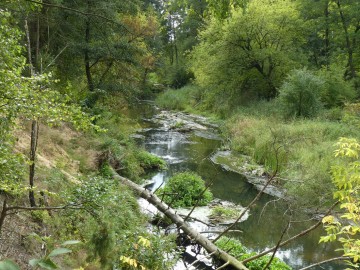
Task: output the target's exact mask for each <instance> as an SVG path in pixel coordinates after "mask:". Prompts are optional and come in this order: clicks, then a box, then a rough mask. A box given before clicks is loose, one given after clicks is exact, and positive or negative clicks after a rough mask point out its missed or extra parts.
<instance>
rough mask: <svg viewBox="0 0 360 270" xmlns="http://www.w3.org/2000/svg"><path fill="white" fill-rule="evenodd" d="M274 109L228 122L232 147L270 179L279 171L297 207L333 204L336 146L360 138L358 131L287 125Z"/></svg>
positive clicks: (335, 125) (337, 124) (331, 124)
mask: <svg viewBox="0 0 360 270" xmlns="http://www.w3.org/2000/svg"><path fill="white" fill-rule="evenodd" d="M271 104H272V105H274V103H269V104H267V105H265V106H263V108H260V107H259V104H257V105H255V106H252V107H251V106H250V107H248V108H246V109H242V110H239V111H238V112H237V113H236V114H235V115H233V116H232V117H231V118H230V119H229V120H228V121H227V125H226V134H227V136H228V138H229V141H230V147H231V148H232V149H233V150H235V151H238V152H241V153H244V154H247V155H249V156H251V157H253V159H254V160H255V161H256V162H257V163H259V164H263V165H264V166H265V168H266V170H267V172H269V173H272V172H274V171H275V170H278V172H277V173H278V179H279V182H280V183H281V184H282V185H284V186H285V187H286V188H287V189H288V192H289V195H290V196H293V197H294V198H297V202H299V203H301V204H305V203H307V204H309V205H312V206H314V205H320V204H322V203H325V202H327V201H328V200H329V199H330V198H331V196H332V195H331V194H332V183H331V175H330V167H331V165H333V163H334V161H333V151H334V144H335V143H336V142H337V140H338V139H339V137H357V136H358V129H357V128H354V126H353V125H349V124H347V123H345V122H341V121H330V120H328V119H324V118H318V119H313V120H308V119H293V120H291V121H284V120H283V119H282V118H281V117H280V116H279V115H280V114H277V113H276V108H274V107H273V109H271V108H270V107H271V106H270V107H269V105H271ZM262 110H263V111H262ZM324 115H326V114H324Z"/></svg>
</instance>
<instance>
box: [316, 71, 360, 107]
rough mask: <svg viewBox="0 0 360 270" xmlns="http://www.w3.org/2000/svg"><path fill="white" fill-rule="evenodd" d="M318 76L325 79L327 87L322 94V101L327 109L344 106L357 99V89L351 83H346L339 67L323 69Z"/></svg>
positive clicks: (325, 86)
mask: <svg viewBox="0 0 360 270" xmlns="http://www.w3.org/2000/svg"><path fill="white" fill-rule="evenodd" d="M318 74H319V75H320V76H321V77H322V78H323V80H324V82H325V85H324V88H323V91H322V92H321V101H322V102H323V104H324V106H325V107H326V108H333V107H336V106H343V105H344V104H345V103H346V102H347V101H351V100H353V99H354V98H355V97H356V91H355V88H354V87H353V86H352V85H351V83H350V82H349V81H345V80H344V77H343V75H342V74H344V71H343V70H342V69H340V68H338V67H335V66H333V67H331V68H330V69H328V68H323V69H321V70H320V71H319V72H318Z"/></svg>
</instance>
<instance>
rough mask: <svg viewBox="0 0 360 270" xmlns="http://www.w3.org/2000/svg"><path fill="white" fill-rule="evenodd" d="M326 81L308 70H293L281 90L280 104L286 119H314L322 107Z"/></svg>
mask: <svg viewBox="0 0 360 270" xmlns="http://www.w3.org/2000/svg"><path fill="white" fill-rule="evenodd" d="M324 83H325V82H324V80H323V79H321V78H320V77H319V76H317V75H315V74H313V73H312V72H311V71H308V70H306V69H300V70H293V71H292V72H291V73H290V75H289V76H288V78H287V80H286V81H285V82H284V83H283V85H282V86H281V87H280V89H279V97H278V102H279V104H280V107H281V109H282V111H283V115H284V116H285V117H292V116H296V117H314V116H316V115H317V113H318V112H319V110H320V109H321V107H322V103H321V100H320V97H321V93H322V92H323V89H324Z"/></svg>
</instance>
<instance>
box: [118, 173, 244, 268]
mask: <svg viewBox="0 0 360 270" xmlns="http://www.w3.org/2000/svg"><path fill="white" fill-rule="evenodd" d="M113 178H114V179H115V180H119V181H120V182H121V183H122V184H124V185H126V186H128V187H130V188H131V189H132V190H134V191H135V192H136V193H138V194H139V196H140V197H142V198H144V199H145V200H147V201H148V202H149V203H151V204H152V205H154V206H155V207H156V208H157V209H158V210H159V211H161V212H162V213H163V214H164V215H166V216H167V217H168V218H170V219H171V221H173V222H174V223H175V224H176V225H177V226H178V228H180V229H181V230H183V231H184V232H185V233H186V234H187V235H188V236H189V237H191V238H192V239H193V240H194V241H195V242H196V243H198V244H199V245H201V246H202V247H203V248H204V249H205V250H206V251H207V252H209V253H210V254H212V256H213V257H214V258H216V259H220V260H221V261H223V262H225V263H226V264H228V265H231V266H232V267H233V268H234V269H238V270H239V269H241V270H247V268H246V266H245V265H244V264H242V263H241V262H240V261H238V260H237V259H236V258H234V257H233V256H231V255H229V254H228V253H226V252H225V251H223V250H221V249H219V248H218V247H217V246H216V245H215V244H213V243H212V242H211V241H210V240H209V239H207V238H206V237H204V236H203V235H201V234H200V233H199V232H198V231H196V230H194V229H193V228H191V227H190V226H189V225H187V224H186V223H185V221H184V219H183V218H181V217H180V216H179V215H177V214H176V213H175V211H174V210H173V209H171V208H170V207H169V206H168V205H167V204H165V203H164V202H162V201H161V200H160V199H159V198H158V197H157V196H156V195H155V194H153V193H152V192H150V191H148V190H146V189H144V188H142V187H140V186H138V185H137V184H135V183H133V182H132V181H130V180H128V179H126V178H124V177H121V176H119V175H118V174H116V173H115V172H113Z"/></svg>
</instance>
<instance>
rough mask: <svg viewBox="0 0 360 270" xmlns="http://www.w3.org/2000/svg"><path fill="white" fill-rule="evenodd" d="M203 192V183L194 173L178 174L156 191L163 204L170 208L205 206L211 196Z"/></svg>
mask: <svg viewBox="0 0 360 270" xmlns="http://www.w3.org/2000/svg"><path fill="white" fill-rule="evenodd" d="M204 190H205V184H204V181H203V180H202V179H201V177H200V176H199V175H197V174H196V173H194V172H183V173H178V174H176V175H174V176H173V177H171V178H170V179H169V181H168V182H167V183H166V186H165V187H164V188H162V189H160V190H159V191H158V194H159V195H162V196H163V200H164V202H166V203H167V204H169V205H170V206H171V207H174V208H176V207H191V206H194V205H199V206H200V205H206V204H207V203H209V202H210V201H211V200H212V198H213V195H212V193H211V192H210V191H209V190H206V191H205V192H203V191H204Z"/></svg>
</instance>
